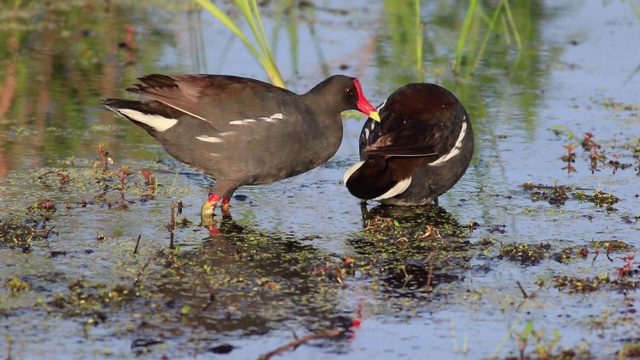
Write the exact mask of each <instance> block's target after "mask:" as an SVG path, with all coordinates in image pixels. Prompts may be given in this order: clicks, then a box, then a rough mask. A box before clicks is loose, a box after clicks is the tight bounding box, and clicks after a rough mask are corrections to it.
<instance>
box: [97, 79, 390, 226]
mask: <svg viewBox="0 0 640 360" xmlns="http://www.w3.org/2000/svg"><path fill="white" fill-rule="evenodd" d="M138 80H140V82H141V84H136V85H135V88H131V89H127V90H128V91H131V92H134V93H137V94H141V95H146V96H148V97H150V98H152V99H153V100H149V101H132V100H121V99H105V100H103V103H104V105H105V106H106V107H107V108H108V109H110V110H113V111H115V112H116V113H118V114H120V115H122V116H124V117H126V118H127V119H129V120H131V121H133V122H134V123H135V124H136V125H139V126H140V127H142V128H144V129H145V130H146V131H147V132H148V133H149V134H151V136H153V137H154V138H156V140H158V141H159V142H160V143H161V144H162V146H164V148H165V149H166V151H167V152H168V153H169V154H170V155H171V156H173V157H174V158H176V159H177V160H179V161H180V162H182V163H184V164H186V165H189V166H191V167H193V168H195V169H197V170H199V171H201V172H203V173H204V174H206V175H208V176H210V177H212V178H214V179H215V180H216V183H215V186H214V188H213V194H211V195H210V196H209V198H208V199H207V201H206V202H205V203H204V204H203V205H202V215H203V216H207V215H213V212H214V210H215V207H216V205H217V204H218V202H219V201H220V200H222V205H221V208H222V211H223V212H225V213H228V212H229V199H230V198H231V196H232V195H233V192H234V191H235V190H236V189H237V188H238V187H240V186H242V185H254V184H268V183H271V182H274V181H277V180H281V179H284V178H288V177H290V176H294V175H298V174H301V173H304V172H306V171H309V170H311V169H313V168H315V167H317V166H319V165H320V164H322V163H324V162H325V161H327V160H328V159H329V158H330V157H331V156H333V154H335V152H336V151H337V150H338V147H339V146H340V143H341V141H342V119H341V117H340V113H341V112H342V111H345V110H359V111H361V112H363V113H364V114H365V115H368V116H369V117H370V118H372V119H378V120H379V119H380V118H379V117H378V113H377V112H376V110H375V108H374V107H373V106H372V105H371V104H370V103H369V101H368V100H367V99H366V98H365V96H364V94H363V92H362V88H361V86H360V82H359V81H358V80H357V79H355V78H351V77H347V76H343V75H335V76H332V77H330V78H328V79H326V80H324V81H323V82H321V83H320V84H318V85H316V86H315V87H314V88H313V89H311V90H310V91H309V92H307V93H306V94H304V95H297V94H295V93H293V92H291V91H289V90H286V89H283V88H279V87H277V86H274V85H271V84H267V83H264V82H262V81H258V80H254V79H248V78H243V77H237V76H227V75H174V76H167V75H148V76H145V77H142V78H139V79H138Z"/></svg>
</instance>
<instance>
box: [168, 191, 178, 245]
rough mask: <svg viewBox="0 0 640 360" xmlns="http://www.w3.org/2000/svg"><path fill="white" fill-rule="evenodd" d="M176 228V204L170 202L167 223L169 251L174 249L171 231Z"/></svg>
mask: <svg viewBox="0 0 640 360" xmlns="http://www.w3.org/2000/svg"><path fill="white" fill-rule="evenodd" d="M175 228H176V203H174V202H171V221H170V222H169V236H170V240H169V249H171V250H173V249H175V246H173V229H175Z"/></svg>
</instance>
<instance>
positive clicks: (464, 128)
mask: <svg viewBox="0 0 640 360" xmlns="http://www.w3.org/2000/svg"><path fill="white" fill-rule="evenodd" d="M466 133H467V123H466V122H463V123H462V128H461V129H460V135H458V140H456V145H455V146H454V147H453V149H451V151H449V153H447V154H445V155H443V156H441V157H440V158H438V160H436V161H434V162H432V163H431V164H429V165H431V166H433V165H440V164H442V163H444V162H445V161H447V160H449V159H451V158H452V157H454V156H456V155H458V154H459V153H460V149H461V148H462V139H464V135H465V134H466Z"/></svg>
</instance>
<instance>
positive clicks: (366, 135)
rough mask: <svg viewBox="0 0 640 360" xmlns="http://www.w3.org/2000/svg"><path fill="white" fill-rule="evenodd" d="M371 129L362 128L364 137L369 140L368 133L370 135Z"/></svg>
mask: <svg viewBox="0 0 640 360" xmlns="http://www.w3.org/2000/svg"><path fill="white" fill-rule="evenodd" d="M370 133H371V131H369V129H367V128H364V138H365V139H367V140H369V135H370Z"/></svg>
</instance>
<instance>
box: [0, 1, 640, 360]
mask: <svg viewBox="0 0 640 360" xmlns="http://www.w3.org/2000/svg"><path fill="white" fill-rule="evenodd" d="M69 4H70V5H69V8H66V7H61V8H58V9H57V10H55V11H54V10H50V11H45V10H42V9H37V8H35V7H33V6H30V7H27V8H26V9H24V10H23V11H22V12H19V13H12V12H10V11H2V12H1V13H2V15H3V18H5V19H9V20H8V21H7V22H5V25H3V26H0V39H1V42H0V44H2V45H1V46H0V84H2V86H3V87H2V89H3V91H2V94H3V95H2V96H0V97H1V99H8V100H3V101H6V102H0V110H1V111H2V112H0V199H1V201H0V221H2V222H1V223H0V225H5V224H7V223H8V222H9V221H10V220H11V219H14V221H18V222H21V221H35V222H38V223H37V224H36V225H34V226H46V228H51V227H54V228H53V230H51V233H50V234H49V235H48V236H47V237H46V239H42V238H39V237H34V238H32V239H31V241H29V242H28V245H25V244H24V243H20V244H13V243H11V242H8V241H6V238H5V241H4V242H2V243H1V245H0V259H1V261H0V277H1V278H2V282H3V284H4V286H3V287H0V314H1V315H2V320H0V324H1V325H2V330H1V332H2V333H3V334H4V335H5V338H4V339H2V340H0V354H9V353H10V354H11V355H12V358H16V359H22V358H51V357H57V358H66V357H71V358H87V357H90V358H103V357H113V358H132V357H143V358H159V357H162V356H165V355H166V356H167V357H169V358H182V357H197V358H218V357H222V355H218V354H216V353H215V352H214V351H212V349H213V348H215V347H217V346H220V345H222V344H231V345H232V349H231V353H230V355H229V356H230V357H232V358H242V359H245V358H257V357H258V356H260V355H261V354H265V353H267V352H269V351H271V350H274V349H276V348H278V347H279V346H282V345H284V344H286V343H288V342H290V341H292V340H293V339H294V335H293V334H294V333H295V336H297V337H299V338H300V337H303V336H305V335H308V334H310V333H316V332H319V331H322V330H326V329H334V328H345V329H348V331H347V332H346V333H345V334H343V335H342V336H340V337H337V338H331V339H322V340H314V341H312V342H311V343H309V344H306V345H302V346H300V347H298V348H296V350H295V351H288V352H285V353H283V355H279V357H281V358H346V357H349V358H350V359H364V358H418V357H424V356H427V355H428V356H429V357H430V358H434V359H450V358H470V359H478V358H491V357H496V358H508V357H509V356H516V357H517V356H519V354H520V350H521V349H523V353H524V354H525V355H528V356H530V357H531V358H540V357H543V355H544V353H543V350H540V349H545V350H547V351H548V352H549V353H551V354H552V355H558V354H560V353H561V352H563V351H564V352H566V351H573V352H574V353H575V354H579V356H582V358H596V359H600V358H611V357H616V356H618V355H617V354H618V352H620V351H622V350H623V349H625V348H626V347H629V346H633V345H634V344H635V345H636V346H637V343H638V338H639V337H640V330H638V329H640V326H638V325H639V324H638V315H637V311H636V309H635V305H636V304H635V301H636V299H637V294H636V290H635V289H636V287H637V285H636V284H637V281H638V269H639V267H638V264H637V263H635V262H633V261H632V262H631V264H630V271H629V272H627V273H625V275H624V276H620V269H621V268H623V266H624V265H625V261H624V260H623V259H622V258H623V257H625V256H626V255H627V254H628V253H631V254H634V253H635V249H636V247H637V239H636V238H637V231H638V225H637V217H638V216H639V215H640V214H638V211H637V209H638V201H639V200H638V195H637V194H638V190H637V182H638V171H639V170H638V163H637V160H638V151H636V150H635V149H636V148H637V147H638V146H639V145H640V144H639V143H638V137H639V134H640V126H639V125H638V124H639V121H640V116H639V114H640V105H638V100H637V94H638V89H640V78H639V77H638V74H637V73H638V69H639V67H640V61H639V60H638V59H637V58H635V57H634V56H630V50H629V49H630V46H631V44H634V43H635V42H636V41H635V40H636V38H637V35H639V34H640V25H639V22H640V15H638V14H637V12H634V7H633V6H632V4H631V3H630V2H628V1H625V2H623V1H608V2H594V1H589V2H587V1H584V2H570V3H568V4H564V5H557V4H556V3H555V2H546V3H534V4H529V2H518V4H512V9H511V10H512V12H513V14H514V17H515V18H516V19H517V21H516V24H517V26H518V29H519V35H520V37H521V39H522V44H523V47H522V49H521V50H518V49H517V47H516V46H515V41H514V39H513V34H510V35H509V37H508V40H510V41H507V36H506V35H504V33H499V34H498V35H495V36H494V37H493V38H492V40H491V41H490V44H489V46H488V48H487V50H486V52H485V55H484V56H483V58H482V61H481V62H480V64H479V68H478V69H477V70H476V73H475V75H473V76H471V75H468V74H466V73H465V71H464V70H463V74H460V75H454V74H452V73H451V71H450V65H451V62H452V60H453V58H454V56H455V54H454V53H455V47H456V44H457V37H458V34H459V31H460V28H461V26H462V21H463V18H464V13H465V12H464V9H465V7H466V4H463V5H462V2H457V1H442V2H438V3H436V4H433V3H429V4H426V3H425V4H423V7H422V11H421V20H422V22H423V23H424V24H425V28H424V31H425V39H424V44H423V50H424V63H423V65H422V69H423V72H422V73H419V74H418V73H417V71H416V65H415V46H414V43H413V36H412V34H413V33H412V32H411V31H412V30H411V29H410V26H408V25H407V24H408V23H410V21H409V20H410V19H409V18H407V17H406V9H401V8H400V7H399V6H397V3H396V6H394V5H393V4H394V2H391V1H390V2H374V3H373V4H369V3H364V2H353V3H352V4H351V5H349V7H347V8H346V9H344V10H346V11H347V15H344V14H342V13H340V11H336V10H340V7H341V5H340V2H339V1H323V2H317V3H315V4H316V5H317V7H316V8H305V9H300V8H295V7H294V8H293V9H289V11H288V12H283V8H282V7H285V4H286V3H279V4H270V5H269V6H268V7H266V8H263V10H264V13H265V15H266V16H267V17H266V19H265V23H266V26H267V28H268V33H269V34H270V35H271V37H272V38H274V39H275V38H277V44H274V48H275V50H276V54H277V55H276V58H277V61H278V63H279V65H280V67H281V69H282V70H283V75H284V77H285V79H286V80H287V82H288V84H289V86H290V88H291V89H292V90H295V91H299V92H301V91H306V90H307V89H308V88H310V87H311V86H313V85H314V84H315V83H317V82H318V81H320V79H323V78H324V77H325V76H326V75H327V74H329V73H337V72H341V73H346V74H351V75H356V76H358V77H359V78H360V80H361V82H362V84H363V86H364V88H365V94H366V95H367V97H368V98H369V99H370V100H371V101H372V103H374V104H377V103H379V102H381V101H382V100H383V99H384V98H385V96H386V95H387V94H389V93H391V92H392V91H393V90H395V89H396V88H398V87H400V86H402V85H404V84H406V83H408V82H414V81H418V78H419V76H423V77H424V79H425V81H429V82H435V83H438V84H441V85H443V86H445V87H447V88H448V89H450V90H451V91H452V92H454V93H455V94H456V95H457V96H458V97H459V98H460V100H461V102H462V103H463V104H464V105H465V107H466V108H467V110H468V112H469V114H470V116H471V118H472V120H473V126H474V131H475V135H476V142H477V144H476V151H475V156H474V160H473V163H472V166H471V167H470V168H469V170H468V171H467V174H466V175H465V176H464V177H463V179H462V180H461V181H460V183H458V184H457V185H456V187H454V188H453V189H452V190H451V191H449V192H448V193H447V194H445V195H444V196H443V197H441V199H440V207H428V208H423V209H419V208H406V209H384V208H380V207H377V206H376V204H373V203H372V204H369V205H368V206H367V208H366V210H363V209H361V207H360V205H359V202H358V200H357V199H355V198H353V197H351V196H350V195H349V193H348V191H347V190H346V188H344V187H343V186H342V185H341V179H342V174H343V172H344V170H346V169H347V168H348V167H349V166H350V165H351V164H352V163H353V162H355V161H357V152H358V149H357V138H358V135H359V131H360V128H361V126H362V120H363V119H362V117H358V116H355V117H354V116H349V117H347V118H346V119H345V122H344V125H345V133H344V141H343V145H342V146H341V148H340V150H339V151H338V153H337V154H336V156H335V157H334V158H332V159H331V160H330V161H329V162H327V163H326V164H324V165H323V166H321V167H319V168H317V169H315V170H313V171H310V172H308V173H306V174H303V175H300V176H297V177H294V178H290V179H286V180H283V181H280V182H277V183H274V184H271V185H267V186H259V187H244V188H241V189H239V190H238V191H237V193H236V197H235V198H234V199H233V200H232V204H233V208H232V214H233V220H232V221H231V220H225V221H223V220H221V219H220V218H219V217H218V218H217V220H218V221H219V223H218V225H220V227H221V232H220V234H218V235H216V236H211V235H210V234H209V233H208V231H207V230H206V229H204V228H202V227H200V226H198V221H199V209H200V205H201V203H202V201H203V199H204V196H205V194H206V186H208V185H209V184H210V183H211V181H210V180H209V179H207V178H206V177H205V176H203V175H201V174H198V173H195V172H193V171H192V170H190V169H188V168H185V167H183V166H181V165H180V164H179V163H177V162H176V161H174V160H172V159H171V158H170V157H169V156H168V155H166V154H165V153H164V152H163V151H162V150H161V148H160V147H159V146H158V145H157V143H155V141H154V140H153V139H151V138H150V137H149V136H148V135H147V134H146V133H145V132H144V131H143V130H141V129H138V128H137V127H135V126H133V125H132V124H130V123H128V122H127V121H126V120H124V119H121V118H117V117H115V116H113V115H112V114H111V113H109V112H106V111H103V110H102V109H101V106H100V105H99V99H100V98H103V97H108V96H121V95H124V89H125V88H126V87H128V86H130V84H131V83H132V82H133V81H134V80H135V77H136V76H140V75H143V74H147V73H153V72H166V73H176V72H210V73H228V74H237V75H243V76H249V77H254V78H259V79H263V80H266V76H265V75H264V73H263V72H262V69H261V68H260V67H259V64H258V63H257V61H255V60H254V59H253V58H252V57H251V55H250V53H249V52H248V51H247V50H245V49H244V48H243V46H242V44H241V43H240V42H239V41H238V40H236V39H234V38H233V36H231V35H230V34H229V33H228V32H227V31H226V30H225V29H224V28H223V27H222V26H221V25H220V24H218V23H217V21H216V20H214V19H213V18H212V17H210V16H209V15H207V14H206V13H201V14H198V13H194V12H188V11H187V10H188V9H189V8H193V7H190V6H189V5H186V4H182V3H178V4H177V5H175V7H173V6H172V7H171V8H170V9H165V8H160V9H159V8H154V7H151V6H152V5H146V6H149V7H140V6H139V5H136V6H132V5H130V4H127V3H126V2H113V4H114V5H113V8H105V9H102V10H103V11H95V10H96V9H94V8H93V7H92V5H87V4H84V2H81V1H79V2H77V3H69ZM633 4H635V7H636V8H640V4H637V2H635V3H633ZM489 10H491V9H489ZM78 14H80V15H78ZM83 14H84V15H83ZM279 14H287V15H288V17H286V16H283V17H281V15H279ZM403 16H404V17H403ZM33 17H38V18H39V19H41V21H40V22H39V23H36V25H28V24H30V22H28V21H27V20H28V19H32V18H33ZM81 20H82V21H81ZM130 24H135V25H136V26H137V33H136V35H135V38H134V39H135V42H136V43H137V46H132V49H136V50H135V51H128V50H127V49H118V48H117V46H116V44H117V43H118V42H120V41H123V40H124V39H125V37H126V31H125V30H124V29H125V27H126V26H127V25H130ZM395 24H400V25H399V26H398V25H395ZM47 26H49V27H52V28H55V29H58V30H59V31H57V32H47V31H44V30H43V29H47ZM288 27H289V28H293V29H295V33H296V34H297V36H298V37H297V42H295V41H294V42H293V45H292V42H291V40H290V37H289V36H290V35H289V34H290V32H288V31H287V29H288ZM274 29H275V30H274ZM49 33H50V34H49ZM43 34H49V36H44V35H43ZM274 34H277V35H274ZM481 34H482V35H483V34H484V33H481ZM481 39H482V37H481V36H478V37H477V38H475V37H472V39H471V42H472V43H473V44H474V46H476V47H475V51H477V49H478V46H479V43H480V41H481ZM15 42H17V44H18V46H19V48H20V51H19V52H17V51H14V50H12V49H14V48H12V46H15V45H13V44H14V43H15ZM5 44H6V45H5ZM105 44H107V45H105ZM3 47H4V48H3ZM471 58H472V56H468V58H467V59H466V61H471ZM127 61H131V63H130V65H126V63H127ZM341 67H342V68H344V69H341ZM3 104H8V105H5V106H4V107H3ZM586 132H592V133H593V135H594V138H593V139H594V140H595V141H596V142H598V143H600V144H601V145H602V149H605V150H606V160H605V161H604V162H599V163H598V171H594V172H593V173H592V172H591V171H590V169H589V164H590V157H589V152H587V151H584V150H583V149H582V147H580V143H581V141H582V139H583V137H584V133H586ZM571 133H573V134H574V135H575V137H571V136H570V134H571ZM99 144H105V146H106V149H107V150H108V151H109V153H110V155H111V156H112V158H113V160H114V161H115V164H113V165H110V167H109V168H110V171H114V172H118V170H117V169H118V168H119V167H121V166H127V168H128V170H129V171H130V172H132V173H133V174H132V175H131V176H130V177H129V178H128V179H127V182H126V188H125V189H124V190H120V188H119V180H118V179H117V178H116V177H115V176H113V175H112V174H111V173H110V172H102V171H101V165H100V164H99V163H97V160H98V150H97V147H98V146H99ZM569 144H576V145H578V147H577V148H576V149H575V150H574V152H575V153H576V158H575V162H574V163H571V165H572V166H573V167H575V169H576V171H575V172H568V170H567V168H566V167H567V163H566V162H563V161H562V160H561V156H562V155H565V154H566V152H567V150H566V149H565V148H564V146H566V145H569ZM613 155H616V158H617V160H618V161H620V163H622V164H629V165H630V166H629V167H628V168H626V169H617V170H616V171H615V172H614V169H613V167H612V166H610V165H609V164H608V162H609V161H610V160H612V159H613ZM143 169H149V170H152V171H153V172H154V176H155V178H156V179H157V181H158V183H159V184H161V186H160V187H159V188H158V190H157V192H156V193H155V194H154V195H155V197H154V198H153V199H151V200H143V199H142V197H141V195H142V194H149V189H148V188H147V187H146V185H145V184H144V182H145V179H144V178H143V177H142V176H141V175H140V171H141V170H143ZM47 171H59V172H62V173H65V174H68V175H69V176H70V177H71V178H72V179H73V181H72V182H71V183H69V184H65V185H60V184H59V181H58V177H57V175H54V174H50V175H47V176H46V177H45V180H38V176H39V175H42V174H44V173H45V172H47ZM529 182H531V183H532V184H543V185H545V186H546V187H545V188H540V189H534V190H525V189H523V187H522V185H523V184H526V183H529ZM556 184H557V185H566V186H569V190H568V195H569V196H568V198H567V199H566V201H565V202H564V203H562V204H551V203H550V202H549V201H546V200H545V199H546V196H548V195H549V194H553V192H554V190H555V189H554V186H555V185H556ZM572 187H575V188H577V189H575V190H574V189H572ZM580 189H583V190H580ZM596 189H598V190H600V191H602V192H605V193H610V194H613V195H615V196H617V197H618V198H619V199H620V200H619V201H618V202H617V203H615V204H612V205H610V206H606V205H603V206H596V205H595V204H594V203H593V202H589V201H581V200H580V199H577V198H576V197H575V196H577V194H578V193H579V192H580V191H582V192H583V193H584V194H585V195H593V194H594V191H595V190H596ZM534 191H539V192H542V191H544V193H540V194H537V196H538V197H540V198H541V200H539V201H533V197H532V193H533V192H534ZM121 194H124V197H125V198H126V200H128V201H122V200H121ZM46 199H51V200H52V201H53V203H54V204H55V205H56V207H57V210H56V211H55V212H47V211H44V210H43V209H42V208H39V209H36V210H33V211H29V210H28V208H29V207H30V206H36V204H38V203H39V202H42V201H44V200H46ZM177 199H180V200H182V201H183V203H184V204H185V207H184V209H183V212H182V214H180V215H178V220H181V219H184V218H186V219H188V220H190V221H192V223H191V224H188V225H186V226H185V227H178V228H177V229H176V230H175V232H174V240H175V242H176V245H177V246H178V247H177V249H176V250H171V249H168V245H169V233H168V231H167V227H166V225H167V224H168V223H169V220H170V213H171V208H170V205H171V202H173V201H176V200H177ZM83 200H84V201H86V202H87V205H86V207H83V205H82V201H83ZM67 203H68V204H69V205H68V206H67ZM363 212H364V213H363ZM366 212H370V213H369V214H367V213H366ZM376 218H377V219H378V222H375V221H374V222H371V221H369V222H367V220H371V219H376ZM380 218H389V219H391V220H390V221H391V223H392V222H393V221H395V225H392V224H391V223H387V222H385V221H386V220H380ZM472 222H476V223H477V224H478V225H477V227H475V228H474V229H473V230H471V229H470V227H469V226H468V224H470V223H472ZM30 225H32V224H30ZM427 225H433V226H435V227H436V228H437V229H438V230H439V231H440V233H441V235H442V238H441V239H434V238H428V237H424V238H423V237H422V236H423V235H424V233H425V232H426V226H427ZM138 236H140V239H141V240H140V245H139V251H138V253H137V254H133V249H134V247H135V246H136V239H137V238H138ZM612 240H616V241H620V242H623V243H625V244H628V245H630V248H628V249H617V248H612V249H609V250H607V245H595V244H596V243H594V242H596V241H612ZM516 245H519V246H521V248H519V249H520V252H518V251H515V250H514V251H509V250H510V249H514V248H515V246H516ZM524 245H528V247H526V246H524ZM582 248H586V249H587V255H586V256H585V257H582V256H581V255H579V251H581V249H582ZM515 249H516V250H517V249H518V248H515ZM607 253H608V254H607ZM345 258H350V259H352V260H353V261H354V262H353V263H352V264H351V263H350V262H348V261H347V262H345V260H344V259H345ZM12 279H16V280H19V281H22V282H24V283H27V284H28V289H27V290H22V291H18V292H16V293H12V291H11V289H13V288H14V285H12V284H11V283H10V282H11V280H12ZM598 279H601V281H600V283H598V282H597V280H598ZM136 280H137V281H136ZM427 284H429V285H430V287H431V288H430V289H427ZM518 284H520V285H521V286H522V288H523V290H520V289H519V287H518ZM594 284H595V285H594ZM589 285H592V286H593V288H592V289H591V288H589ZM525 294H526V297H525ZM355 320H359V321H360V324H359V325H357V326H354V324H355V323H354V321H355ZM529 321H530V322H531V323H532V325H533V329H534V331H536V332H538V333H537V334H538V335H539V336H540V338H539V339H538V340H536V339H535V337H534V335H529V336H528V337H526V338H527V340H528V342H527V343H526V344H523V343H522V342H519V340H518V339H520V338H521V337H522V335H519V334H523V333H524V332H525V331H526V330H525V329H526V327H527V322H529ZM556 331H557V338H554V336H556V335H554V332H556ZM5 340H6V341H5ZM62 348H64V349H65V352H61V351H60V350H59V349H62ZM52 353H55V356H52Z"/></svg>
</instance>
